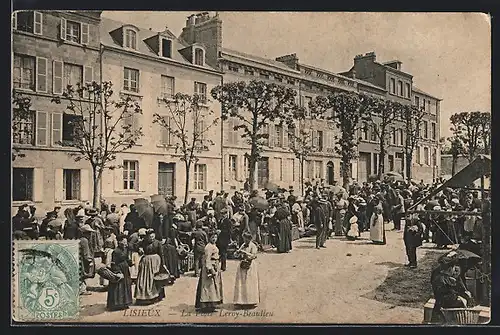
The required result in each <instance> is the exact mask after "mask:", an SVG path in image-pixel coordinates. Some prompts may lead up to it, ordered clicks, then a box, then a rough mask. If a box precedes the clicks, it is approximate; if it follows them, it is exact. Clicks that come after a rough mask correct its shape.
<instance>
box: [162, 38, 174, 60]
mask: <svg viewBox="0 0 500 335" xmlns="http://www.w3.org/2000/svg"><path fill="white" fill-rule="evenodd" d="M161 56H162V57H166V58H171V57H172V41H171V40H169V39H166V38H162V39H161Z"/></svg>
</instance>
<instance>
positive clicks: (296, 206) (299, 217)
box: [291, 196, 305, 231]
mask: <svg viewBox="0 0 500 335" xmlns="http://www.w3.org/2000/svg"><path fill="white" fill-rule="evenodd" d="M303 201H304V199H303V198H302V197H301V196H298V197H297V200H296V201H295V202H294V203H293V204H292V211H291V213H292V222H293V223H294V224H295V225H297V227H298V228H299V230H301V231H304V229H305V227H304V214H303V213H302V202H303Z"/></svg>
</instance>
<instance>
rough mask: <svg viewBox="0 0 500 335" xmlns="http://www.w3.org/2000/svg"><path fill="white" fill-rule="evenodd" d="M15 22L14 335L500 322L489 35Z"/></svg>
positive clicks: (442, 30)
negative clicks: (122, 327)
mask: <svg viewBox="0 0 500 335" xmlns="http://www.w3.org/2000/svg"><path fill="white" fill-rule="evenodd" d="M11 20H12V33H11V37H12V50H11V73H12V78H11V84H12V87H11V105H12V108H11V134H12V136H11V148H12V151H11V152H12V162H11V165H12V170H11V182H12V185H11V187H12V198H11V217H12V219H11V227H12V235H11V236H12V248H13V256H12V264H11V271H12V276H11V278H12V283H11V288H12V290H11V297H12V310H11V316H12V320H13V323H14V324H16V325H19V324H21V325H29V324H30V323H42V324H54V325H57V324H72V325H74V324H76V323H80V324H109V323H112V324H130V323H135V324H137V323H138V324H149V325H150V324H179V323H182V324H325V325H326V324H375V325H377V324H380V325H384V324H398V325H408V324H410V325H418V324H420V325H422V324H427V325H437V326H442V325H457V324H487V323H489V322H490V320H491V311H490V308H491V198H490V196H491V186H490V178H491V133H492V128H491V17H490V15H489V14H487V13H478V12H475V13H467V12H460V13H458V12H457V13H454V12H439V13H438V12H435V13H433V12H292V11H289V12H270V11H260V12H257V11H254V12H252V11H247V12H236V11H235V12H229V11H219V12H215V11H209V12H206V11H205V12H203V11H193V12H187V11H186V12H184V11H182V12H181V11H102V10H22V11H14V12H12V15H11Z"/></svg>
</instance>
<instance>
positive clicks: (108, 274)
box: [96, 266, 120, 283]
mask: <svg viewBox="0 0 500 335" xmlns="http://www.w3.org/2000/svg"><path fill="white" fill-rule="evenodd" d="M96 272H97V274H98V275H99V276H101V278H103V279H107V280H109V282H110V283H118V282H119V281H120V277H118V276H117V275H116V273H114V272H113V271H111V269H110V268H108V267H106V266H103V267H101V268H99V269H98V270H97V271H96Z"/></svg>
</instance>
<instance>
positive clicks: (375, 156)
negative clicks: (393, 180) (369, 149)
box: [373, 153, 379, 174]
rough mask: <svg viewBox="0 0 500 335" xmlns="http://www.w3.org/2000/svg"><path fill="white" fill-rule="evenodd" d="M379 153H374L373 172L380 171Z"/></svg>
mask: <svg viewBox="0 0 500 335" xmlns="http://www.w3.org/2000/svg"><path fill="white" fill-rule="evenodd" d="M378 157H379V156H378V154H376V153H374V154H373V174H377V173H378V163H379V162H378Z"/></svg>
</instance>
